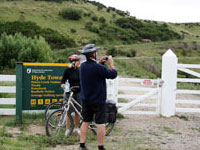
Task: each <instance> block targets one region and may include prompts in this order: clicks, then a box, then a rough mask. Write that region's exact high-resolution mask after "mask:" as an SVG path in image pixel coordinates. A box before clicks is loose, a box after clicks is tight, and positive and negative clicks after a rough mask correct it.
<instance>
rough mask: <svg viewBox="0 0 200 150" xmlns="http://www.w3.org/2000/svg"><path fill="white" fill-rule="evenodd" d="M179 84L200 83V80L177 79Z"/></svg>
mask: <svg viewBox="0 0 200 150" xmlns="http://www.w3.org/2000/svg"><path fill="white" fill-rule="evenodd" d="M177 82H188V83H200V79H189V78H177Z"/></svg>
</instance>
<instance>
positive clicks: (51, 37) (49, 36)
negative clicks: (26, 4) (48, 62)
mask: <svg viewBox="0 0 200 150" xmlns="http://www.w3.org/2000/svg"><path fill="white" fill-rule="evenodd" d="M4 32H6V33H7V34H12V35H14V34H15V33H22V34H23V35H24V36H26V37H31V38H34V37H35V36H37V37H39V36H42V37H44V38H45V40H46V41H47V42H48V43H49V44H50V46H51V47H52V48H58V49H60V48H66V47H74V46H75V45H76V44H75V41H74V40H73V39H71V38H69V37H68V36H64V35H62V34H60V33H59V32H57V31H55V30H52V29H48V28H41V27H40V26H38V25H36V24H35V23H33V22H30V21H29V22H21V21H14V22H5V23H3V22H0V35H1V34H2V33H4Z"/></svg>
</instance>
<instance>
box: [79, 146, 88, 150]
mask: <svg viewBox="0 0 200 150" xmlns="http://www.w3.org/2000/svg"><path fill="white" fill-rule="evenodd" d="M79 150H88V149H87V147H84V148H82V147H79Z"/></svg>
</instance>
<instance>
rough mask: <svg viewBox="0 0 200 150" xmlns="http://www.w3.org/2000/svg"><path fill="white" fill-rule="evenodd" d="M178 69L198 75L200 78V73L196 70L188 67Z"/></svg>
mask: <svg viewBox="0 0 200 150" xmlns="http://www.w3.org/2000/svg"><path fill="white" fill-rule="evenodd" d="M178 70H180V71H183V72H186V73H188V74H191V75H193V76H196V77H198V78H200V73H198V72H195V71H192V70H190V69H187V68H178Z"/></svg>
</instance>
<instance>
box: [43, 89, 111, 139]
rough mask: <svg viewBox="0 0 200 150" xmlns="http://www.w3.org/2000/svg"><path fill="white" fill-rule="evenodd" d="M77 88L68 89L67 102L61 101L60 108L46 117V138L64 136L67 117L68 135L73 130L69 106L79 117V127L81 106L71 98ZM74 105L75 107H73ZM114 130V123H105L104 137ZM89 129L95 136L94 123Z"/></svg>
mask: <svg viewBox="0 0 200 150" xmlns="http://www.w3.org/2000/svg"><path fill="white" fill-rule="evenodd" d="M78 88H79V87H77V86H74V87H71V88H70V95H69V98H68V100H63V102H62V103H60V106H59V107H60V108H59V109H57V110H55V111H53V112H52V113H51V114H50V116H49V117H47V121H46V126H45V128H46V134H47V135H48V136H52V135H58V136H59V137H60V136H64V133H65V130H66V119H67V117H68V118H69V124H70V125H69V126H70V129H69V134H68V135H71V134H72V132H73V129H74V126H75V125H74V121H73V117H72V113H71V112H69V109H70V106H71V107H73V108H74V111H75V112H76V113H77V114H78V115H79V117H80V125H81V124H82V119H83V117H82V115H81V111H79V110H82V106H81V105H80V104H79V103H78V102H77V101H76V100H75V99H74V98H73V94H74V92H75V91H76V90H77V89H78ZM75 105H76V107H75ZM113 128H114V123H106V124H105V131H106V132H105V136H108V135H109V134H110V133H111V131H112V130H113ZM89 129H91V130H92V132H93V133H94V134H95V135H96V134H97V131H96V130H97V128H96V125H95V123H94V122H91V124H90V126H89Z"/></svg>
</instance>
